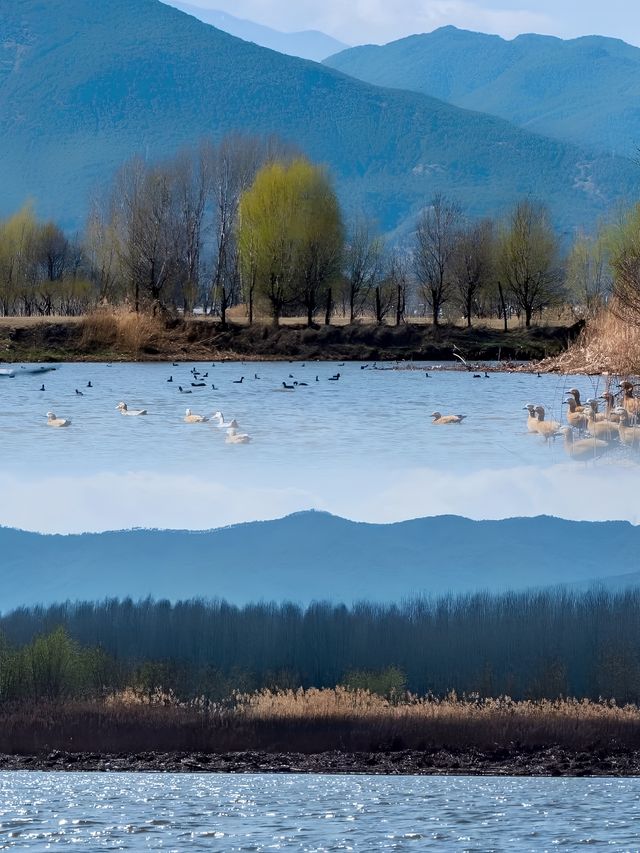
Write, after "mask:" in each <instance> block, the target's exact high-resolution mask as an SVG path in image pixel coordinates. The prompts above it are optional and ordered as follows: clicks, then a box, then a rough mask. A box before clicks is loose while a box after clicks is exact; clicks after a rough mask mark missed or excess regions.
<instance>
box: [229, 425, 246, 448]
mask: <svg viewBox="0 0 640 853" xmlns="http://www.w3.org/2000/svg"><path fill="white" fill-rule="evenodd" d="M225 441H226V443H227V444H249V442H250V441H251V436H250V435H248V434H247V433H246V432H238V430H237V427H229V429H228V430H227V437H226V439H225Z"/></svg>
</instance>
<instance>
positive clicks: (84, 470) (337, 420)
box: [0, 362, 638, 532]
mask: <svg viewBox="0 0 640 853" xmlns="http://www.w3.org/2000/svg"><path fill="white" fill-rule="evenodd" d="M192 367H193V365H192V364H181V365H180V366H177V367H175V366H173V365H171V364H113V365H111V366H110V365H106V364H64V365H60V366H59V369H58V370H56V371H55V372H52V373H48V374H45V375H41V376H39V375H35V376H34V375H31V374H28V373H27V371H25V370H21V369H20V368H19V367H17V370H16V372H17V376H16V378H15V379H7V378H0V432H1V434H2V472H3V474H4V476H5V477H12V479H11V480H10V481H9V480H7V481H6V489H8V491H9V493H10V495H11V497H10V498H5V499H4V500H5V503H2V502H1V501H0V523H4V524H15V525H17V526H24V527H30V528H32V529H44V530H58V531H59V532H67V531H68V532H71V531H75V530H82V529H106V528H109V527H121V526H136V525H138V526H147V525H150V526H164V527H186V528H197V527H212V526H218V525H221V524H226V523H231V522H234V521H243V520H253V519H256V518H267V517H275V516H277V515H282V514H286V513H287V512H290V511H294V510H299V509H308V508H317V509H326V510H329V511H332V512H336V513H338V514H342V515H348V516H349V517H352V518H356V519H361V520H371V521H392V520H399V519H401V518H406V517H412V516H416V515H429V514H437V513H438V512H452V513H459V514H466V515H470V516H472V517H483V515H482V513H485V514H486V516H487V517H502V516H503V515H514V514H522V515H530V514H538V513H540V512H547V511H548V512H549V513H550V514H557V515H564V516H567V517H585V518H600V517H602V518H629V519H630V520H632V521H636V520H638V519H637V517H636V516H637V510H636V508H635V503H634V502H632V501H629V500H627V499H626V498H627V496H626V492H625V483H626V482H627V481H628V482H629V483H630V478H631V476H633V478H634V480H635V478H636V477H637V465H636V462H635V460H634V459H632V458H631V457H630V456H629V454H628V453H622V452H619V451H614V452H612V453H611V454H610V456H609V457H607V458H605V459H603V460H601V461H599V462H598V463H596V464H594V465H591V466H589V468H590V470H589V472H587V473H586V474H585V473H584V468H585V466H584V465H576V463H574V462H572V461H569V460H567V458H566V456H565V454H564V452H563V448H562V442H561V441H556V442H555V443H554V442H552V443H550V444H546V443H545V442H544V441H543V440H542V439H541V438H540V437H539V436H532V435H529V434H527V431H526V426H525V415H526V413H525V412H523V411H522V408H523V405H524V404H525V403H528V402H533V403H542V404H543V405H545V406H546V408H547V411H548V416H549V417H555V418H558V419H559V418H560V417H562V413H563V406H562V402H563V400H564V399H565V396H566V391H567V390H568V389H569V388H571V387H572V386H573V385H577V387H578V388H580V390H581V391H582V394H583V397H584V398H586V397H589V396H592V395H598V394H599V393H601V392H602V391H603V390H604V380H603V379H601V378H598V377H595V378H589V377H558V376H542V377H537V376H536V375H535V374H526V373H519V374H510V373H492V374H490V378H488V379H485V378H481V379H474V378H473V376H472V375H471V374H469V373H467V372H465V371H462V372H458V371H452V370H434V369H433V366H432V365H425V366H424V369H420V370H387V369H385V370H382V369H379V370H373V369H371V366H369V367H368V368H367V369H362V367H363V365H361V364H357V363H356V364H351V363H347V364H344V365H342V364H338V363H329V364H328V363H322V364H319V363H306V364H303V363H299V362H296V363H265V364H248V363H247V364H237V363H234V364H216V365H215V366H213V365H212V364H211V363H207V364H199V365H196V367H197V368H198V369H199V370H200V371H201V372H202V373H208V377H206V378H205V379H204V380H203V381H205V382H206V386H205V387H202V388H192V386H191V382H192V381H193V376H192V374H191V372H190V371H191V369H192ZM426 371H428V372H429V377H430V378H427V377H426V376H425V372H426ZM336 373H340V379H339V381H331V380H330V379H329V377H330V376H332V375H334V374H336ZM256 375H257V376H258V378H257V379H256V378H255V376H256ZM170 376H172V377H173V382H167V380H168V379H169V377H170ZM243 376H244V381H243V382H242V384H237V382H236V380H239V379H240V378H241V377H243ZM316 378H317V381H316ZM89 382H91V385H92V387H91V388H88V387H87V386H88V383H89ZM283 382H286V383H287V384H293V383H294V382H298V383H306V385H303V384H298V386H297V387H296V388H295V390H294V391H286V390H284V389H283V387H282V383H283ZM42 384H44V387H45V390H44V391H41V390H39V389H40V387H41V385H42ZM179 385H181V386H182V387H183V388H184V389H185V390H189V391H192V393H191V394H181V393H180V392H179V390H178V386H179ZM212 385H215V390H214V389H213V388H212V387H211V386H212ZM76 389H77V390H78V391H81V392H82V396H80V395H79V394H76V393H75V391H76ZM120 400H124V401H126V402H127V404H128V405H129V407H130V408H138V407H144V408H146V409H148V412H149V414H148V415H147V416H146V417H144V418H131V417H122V416H121V415H120V414H119V413H118V412H117V411H116V410H115V407H116V405H117V403H118V402H119V401H120ZM187 406H189V407H190V408H191V409H192V410H193V411H194V412H196V413H200V414H205V415H208V414H211V413H212V412H214V411H215V410H220V411H222V412H223V413H224V415H225V418H226V419H227V420H230V419H231V418H237V420H238V421H239V424H240V427H241V429H242V431H245V432H247V433H249V434H250V435H251V437H252V443H251V444H249V445H243V446H230V445H228V444H226V443H225V435H224V431H223V430H219V429H217V428H216V427H215V426H214V425H212V424H203V425H187V424H185V423H184V422H183V417H184V413H185V409H186V407H187ZM48 410H51V411H53V412H55V413H56V414H57V415H58V416H63V417H67V418H71V419H72V421H73V423H72V426H71V427H70V428H69V429H64V430H54V429H51V428H48V427H47V426H46V418H45V414H46V412H47V411H48ZM434 410H439V411H441V412H442V413H443V414H448V413H461V414H466V415H467V420H466V421H465V423H464V424H463V425H462V426H460V427H433V426H432V425H431V419H430V417H429V416H430V414H431V412H433V411H434ZM591 469H592V470H591ZM630 469H633V471H632V472H631V471H630ZM579 472H582V473H579ZM576 477H582V478H583V480H585V482H584V483H583V484H582V485H580V484H578V485H579V487H578V488H576ZM585 478H586V479H585ZM585 490H586V491H590V492H591V496H592V500H591V503H589V502H587V501H585V500H583V498H582V497H579V498H578V500H577V501H576V494H577V493H581V492H584V491H585ZM550 496H551V500H550ZM96 504H98V505H99V506H98V507H97V508H96V507H95V505H96ZM61 506H63V507H64V508H65V510H66V511H65V513H64V514H62V513H58V512H57V509H56V507H57V508H58V509H59V508H60V507H61ZM145 507H146V509H145ZM203 507H207V508H208V509H207V511H206V512H205V511H204V510H203ZM65 519H66V520H67V522H66V523H67V525H68V526H67V527H64V526H56V525H61V524H62V523H63V521H64V520H65Z"/></svg>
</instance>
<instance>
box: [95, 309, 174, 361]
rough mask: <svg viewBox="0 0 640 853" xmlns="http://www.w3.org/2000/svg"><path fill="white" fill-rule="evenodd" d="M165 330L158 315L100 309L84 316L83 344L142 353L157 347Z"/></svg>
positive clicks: (126, 352) (96, 348) (97, 347)
mask: <svg viewBox="0 0 640 853" xmlns="http://www.w3.org/2000/svg"><path fill="white" fill-rule="evenodd" d="M165 331H166V329H165V322H164V320H163V319H162V318H161V317H160V316H158V315H156V316H154V315H152V314H149V313H139V314H136V313H135V312H132V311H127V310H125V309H97V310H95V311H93V312H92V313H91V314H88V315H87V316H86V317H84V318H83V319H82V335H81V347H82V348H83V349H86V350H109V349H115V350H117V351H118V352H122V353H125V354H131V355H140V354H141V353H144V352H154V351H155V350H157V349H158V347H159V346H160V344H161V341H162V339H163V337H164V335H165Z"/></svg>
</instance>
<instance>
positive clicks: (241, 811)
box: [0, 773, 640, 853]
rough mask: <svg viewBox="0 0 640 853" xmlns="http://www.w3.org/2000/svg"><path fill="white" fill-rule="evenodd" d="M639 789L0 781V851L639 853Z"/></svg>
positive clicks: (240, 779) (142, 777)
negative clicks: (608, 852) (602, 852)
mask: <svg viewBox="0 0 640 853" xmlns="http://www.w3.org/2000/svg"><path fill="white" fill-rule="evenodd" d="M639 820H640V781H638V780H637V779H547V778H543V779H527V778H499V777H484V778H474V777H433V778H429V777H410V776H409V777H384V776H321V775H313V776H311V775H310V776H296V775H292V776H276V775H247V776H232V775H202V774H196V775H189V776H187V775H176V774H167V775H162V774H146V773H141V774H130V773H124V774H100V773H94V774H88V773H78V774H76V773H69V774H63V773H1V774H0V849H20V850H27V849H31V850H48V849H53V848H54V847H55V846H57V845H74V846H75V847H80V848H82V849H87V850H92V851H101V850H167V851H168V850H172V851H173V850H175V851H186V850H208V851H235V850H238V851H240V850H242V851H267V850H300V851H325V850H326V851H331V850H360V851H374V850H452V851H453V850H455V851H482V853H488V851H529V850H530V851H536V853H540V851H547V850H549V851H550V850H556V849H558V848H559V849H563V850H577V849H582V848H583V847H592V848H596V849H600V848H604V847H615V848H616V849H619V850H628V851H632V850H638V849H640V832H639V830H638V825H639Z"/></svg>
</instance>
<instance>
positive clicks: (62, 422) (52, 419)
mask: <svg viewBox="0 0 640 853" xmlns="http://www.w3.org/2000/svg"><path fill="white" fill-rule="evenodd" d="M47 426H50V427H68V426H71V421H70V420H69V419H68V418H57V417H56V416H55V415H54V414H53V412H47Z"/></svg>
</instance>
